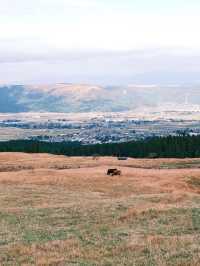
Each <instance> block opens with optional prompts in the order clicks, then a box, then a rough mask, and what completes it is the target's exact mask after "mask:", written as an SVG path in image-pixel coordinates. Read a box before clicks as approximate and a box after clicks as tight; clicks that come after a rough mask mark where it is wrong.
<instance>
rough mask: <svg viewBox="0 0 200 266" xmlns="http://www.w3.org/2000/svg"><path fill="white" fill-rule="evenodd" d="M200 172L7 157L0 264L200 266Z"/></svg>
mask: <svg viewBox="0 0 200 266" xmlns="http://www.w3.org/2000/svg"><path fill="white" fill-rule="evenodd" d="M199 166H200V159H184V160H177V159H155V160H136V159H129V160H127V161H118V160H117V159H116V158H109V157H107V158H106V157H105V158H98V159H95V158H85V157H82V158H71V157H64V156H53V155H47V154H43V155H42V154H32V155H31V154H20V153H13V154H12V153H1V154H0V265H82V266H86V265H87V266H93V265H105V266H109V265H130V266H132V265H136V266H154V265H158V266H165V265H166V266H168V265H169V266H174V265H177V266H195V265H200V170H199ZM109 167H117V168H119V169H120V170H121V171H122V176H115V177H108V176H106V174H105V173H106V170H107V169H108V168H109Z"/></svg>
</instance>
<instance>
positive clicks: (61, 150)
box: [0, 136, 200, 158]
mask: <svg viewBox="0 0 200 266" xmlns="http://www.w3.org/2000/svg"><path fill="white" fill-rule="evenodd" d="M0 152H26V153H51V154H59V155H66V156H126V157H134V158H147V157H149V158H156V157H163V158H164V157H165V158H167V157H168V158H169V157H176V158H184V157H200V136H168V137H154V138H149V139H145V140H140V141H131V142H123V143H109V144H95V145H81V144H80V143H78V142H60V143H57V142H54V143H50V142H40V141H33V140H11V141H7V142H0Z"/></svg>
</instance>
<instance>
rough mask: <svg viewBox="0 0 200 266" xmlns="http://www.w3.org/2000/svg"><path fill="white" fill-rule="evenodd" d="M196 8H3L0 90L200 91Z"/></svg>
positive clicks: (165, 0)
mask: <svg viewBox="0 0 200 266" xmlns="http://www.w3.org/2000/svg"><path fill="white" fill-rule="evenodd" d="M199 12H200V1H199V0H6V1H5V0H0V83H54V82H73V83H98V84H107V85H109V84H119V85H121V84H129V83H174V82H175V83H177V82H178V83H181V82H182V83H184V82H187V83H198V82H199V79H200V78H198V76H199V72H200V60H199V58H200V34H199V25H200V16H199Z"/></svg>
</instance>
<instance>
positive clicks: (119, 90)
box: [0, 83, 200, 113]
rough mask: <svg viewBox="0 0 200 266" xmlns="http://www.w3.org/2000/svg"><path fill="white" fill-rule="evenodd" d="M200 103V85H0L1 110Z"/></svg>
mask: <svg viewBox="0 0 200 266" xmlns="http://www.w3.org/2000/svg"><path fill="white" fill-rule="evenodd" d="M169 103H171V104H174V105H181V104H188V105H189V104H191V105H192V104H195V105H200V86H178V85H175V86H162V87H160V86H156V85H149V86H145V85H129V86H123V87H122V86H119V87H117V86H108V87H102V86H96V85H94V86H93V85H85V84H65V83H63V84H62V83H61V84H53V85H0V112H1V113H6V112H8V113H11V112H12V113H17V112H121V111H129V110H136V109H138V108H139V109H142V108H148V107H151V108H154V107H159V106H161V105H165V104H169Z"/></svg>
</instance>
